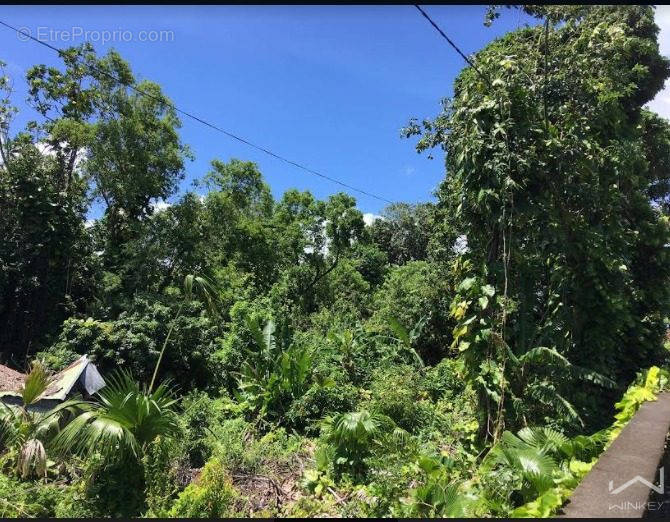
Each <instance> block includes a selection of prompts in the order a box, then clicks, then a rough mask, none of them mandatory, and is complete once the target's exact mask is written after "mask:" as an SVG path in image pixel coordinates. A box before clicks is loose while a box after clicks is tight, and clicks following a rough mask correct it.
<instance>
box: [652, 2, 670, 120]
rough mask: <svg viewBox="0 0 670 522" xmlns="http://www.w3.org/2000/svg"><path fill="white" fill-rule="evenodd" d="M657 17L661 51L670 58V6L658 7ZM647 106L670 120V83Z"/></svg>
mask: <svg viewBox="0 0 670 522" xmlns="http://www.w3.org/2000/svg"><path fill="white" fill-rule="evenodd" d="M655 17H656V25H658V27H660V29H661V32H660V33H659V34H658V45H659V49H660V51H661V54H662V55H664V56H670V5H657V6H656V14H655ZM647 106H648V107H649V108H650V109H651V110H652V111H654V112H657V113H658V114H660V115H661V116H663V117H664V118H669V119H670V84H669V83H668V82H666V84H665V87H664V88H663V90H662V91H661V92H659V93H658V94H657V95H656V98H654V99H653V100H651V101H650V102H649V104H648V105H647Z"/></svg>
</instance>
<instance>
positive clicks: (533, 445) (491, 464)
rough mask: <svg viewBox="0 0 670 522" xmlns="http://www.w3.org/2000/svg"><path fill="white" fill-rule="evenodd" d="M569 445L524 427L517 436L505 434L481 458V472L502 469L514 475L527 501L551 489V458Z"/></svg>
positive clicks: (559, 437) (555, 467)
mask: <svg viewBox="0 0 670 522" xmlns="http://www.w3.org/2000/svg"><path fill="white" fill-rule="evenodd" d="M569 442H570V441H569V439H568V438H567V437H565V436H564V435H563V434H561V433H559V432H557V431H554V430H552V429H550V428H524V429H522V430H520V431H519V432H518V436H517V435H514V434H513V433H511V432H509V431H505V432H504V433H503V435H502V437H501V439H500V441H499V442H498V443H497V444H496V445H495V446H493V448H491V451H489V453H488V454H487V455H486V457H485V458H484V460H483V462H482V466H481V471H484V472H490V471H492V470H493V469H494V468H498V467H503V468H506V469H509V470H511V471H513V472H514V473H516V474H518V475H519V476H520V477H521V479H522V480H523V482H524V486H523V488H522V490H521V494H522V495H523V497H524V499H525V500H526V501H528V500H530V499H531V498H535V497H537V496H538V495H540V494H542V493H543V492H544V491H546V490H547V489H549V488H550V487H552V486H553V484H554V480H553V475H554V473H555V472H556V471H558V464H557V462H556V459H555V457H556V456H558V455H559V454H561V453H563V452H564V447H566V445H569Z"/></svg>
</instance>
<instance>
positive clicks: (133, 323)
mask: <svg viewBox="0 0 670 522" xmlns="http://www.w3.org/2000/svg"><path fill="white" fill-rule="evenodd" d="M175 315H176V310H175V309H173V307H171V306H169V305H166V304H163V303H161V302H158V301H149V300H145V299H139V298H138V299H136V300H135V301H134V303H133V310H132V311H130V312H123V313H122V314H121V315H120V316H119V318H118V319H117V320H116V321H107V322H105V321H98V320H95V319H92V318H88V319H68V320H67V321H65V322H64V323H63V329H62V331H61V333H60V335H59V337H58V340H57V341H56V343H55V344H54V345H52V346H51V347H50V348H48V349H47V350H45V352H43V355H44V356H45V358H46V360H47V363H48V364H49V365H50V366H51V367H55V366H58V365H60V368H62V365H63V364H64V363H66V362H71V361H72V360H74V359H75V358H76V357H78V356H80V355H83V354H89V355H91V356H92V357H93V358H95V360H96V364H97V365H98V367H99V369H100V371H101V372H102V373H103V374H104V373H106V372H109V371H111V370H113V369H116V368H118V367H119V366H123V367H124V368H126V369H128V370H130V371H132V373H133V375H134V376H135V377H136V378H138V379H139V380H140V381H146V382H148V381H149V380H150V378H151V375H152V372H153V369H154V366H155V364H156V361H157V359H158V353H159V351H160V349H161V347H162V343H163V341H164V339H165V337H166V336H167V333H168V330H169V329H170V326H171V324H172V321H173V319H174V317H175ZM216 337H217V328H216V327H215V326H214V325H213V324H212V323H211V321H210V320H209V319H208V318H207V317H205V316H204V314H203V308H202V305H201V304H200V303H198V302H195V301H193V302H190V303H189V304H188V305H187V306H186V311H185V312H184V313H183V314H182V315H181V317H179V319H178V320H177V322H176V324H175V327H174V331H173V332H172V335H171V337H170V343H169V346H168V347H167V349H166V350H165V356H164V359H163V362H162V364H161V368H160V371H159V381H160V380H163V379H166V378H173V379H174V380H175V381H176V382H177V383H178V384H179V386H180V387H181V389H182V390H189V389H192V388H194V387H198V388H201V389H208V388H210V389H211V388H216V387H217V384H218V383H219V378H218V377H219V375H220V372H219V371H218V368H217V360H216V359H215V358H214V357H213V354H214V351H215V349H216V347H217V344H216V342H215V341H216Z"/></svg>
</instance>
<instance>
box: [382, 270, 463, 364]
mask: <svg viewBox="0 0 670 522" xmlns="http://www.w3.org/2000/svg"><path fill="white" fill-rule="evenodd" d="M452 290H453V289H452V287H451V284H450V282H449V280H448V278H446V277H445V275H444V274H443V273H441V270H440V267H439V266H438V265H436V264H434V263H428V262H426V261H411V262H409V263H407V264H406V265H402V266H398V267H394V268H393V269H392V270H391V272H390V273H389V276H388V277H387V278H386V281H385V282H384V284H383V285H382V286H381V287H380V288H379V290H377V292H376V293H375V296H374V302H373V309H374V313H373V316H372V323H373V324H374V325H376V327H377V328H378V329H379V330H381V331H384V332H388V331H389V328H388V318H389V317H395V318H396V319H397V320H398V321H399V322H400V324H402V325H403V326H404V327H405V328H406V329H407V330H411V329H412V328H413V327H414V325H416V324H417V323H418V322H419V321H420V320H421V319H422V318H424V317H425V318H426V324H425V326H424V328H423V329H422V331H421V335H420V336H419V338H418V340H417V342H416V346H415V349H416V350H417V352H418V353H419V355H420V356H421V358H422V359H423V361H424V362H425V363H426V364H434V363H436V362H437V361H439V360H440V359H441V358H442V357H444V356H445V355H446V354H447V350H448V347H449V345H450V344H451V332H452V330H453V326H454V324H453V323H452V320H451V319H450V318H449V305H450V304H451V299H452V294H453V291H452Z"/></svg>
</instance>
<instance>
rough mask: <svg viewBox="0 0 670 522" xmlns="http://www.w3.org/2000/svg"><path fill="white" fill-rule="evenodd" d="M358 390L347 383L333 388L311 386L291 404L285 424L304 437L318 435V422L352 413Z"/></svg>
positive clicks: (356, 401)
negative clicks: (333, 416) (303, 434)
mask: <svg viewBox="0 0 670 522" xmlns="http://www.w3.org/2000/svg"><path fill="white" fill-rule="evenodd" d="M358 397H359V393H358V389H357V388H356V387H355V386H353V385H351V384H348V383H340V384H335V385H333V386H320V385H318V384H315V385H313V386H312V387H311V388H310V389H309V390H308V391H307V393H305V395H303V396H302V397H300V398H299V399H298V400H296V401H295V402H293V404H292V405H291V408H290V409H289V410H288V412H287V413H286V416H285V419H286V421H285V422H286V424H287V425H288V426H290V427H291V428H293V429H296V430H301V431H303V432H304V433H305V434H306V435H312V436H314V435H318V430H319V428H318V425H317V424H318V421H320V420H321V419H323V418H324V417H325V416H326V415H329V414H332V413H336V412H339V411H352V410H354V409H355V408H356V404H357V403H358Z"/></svg>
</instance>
